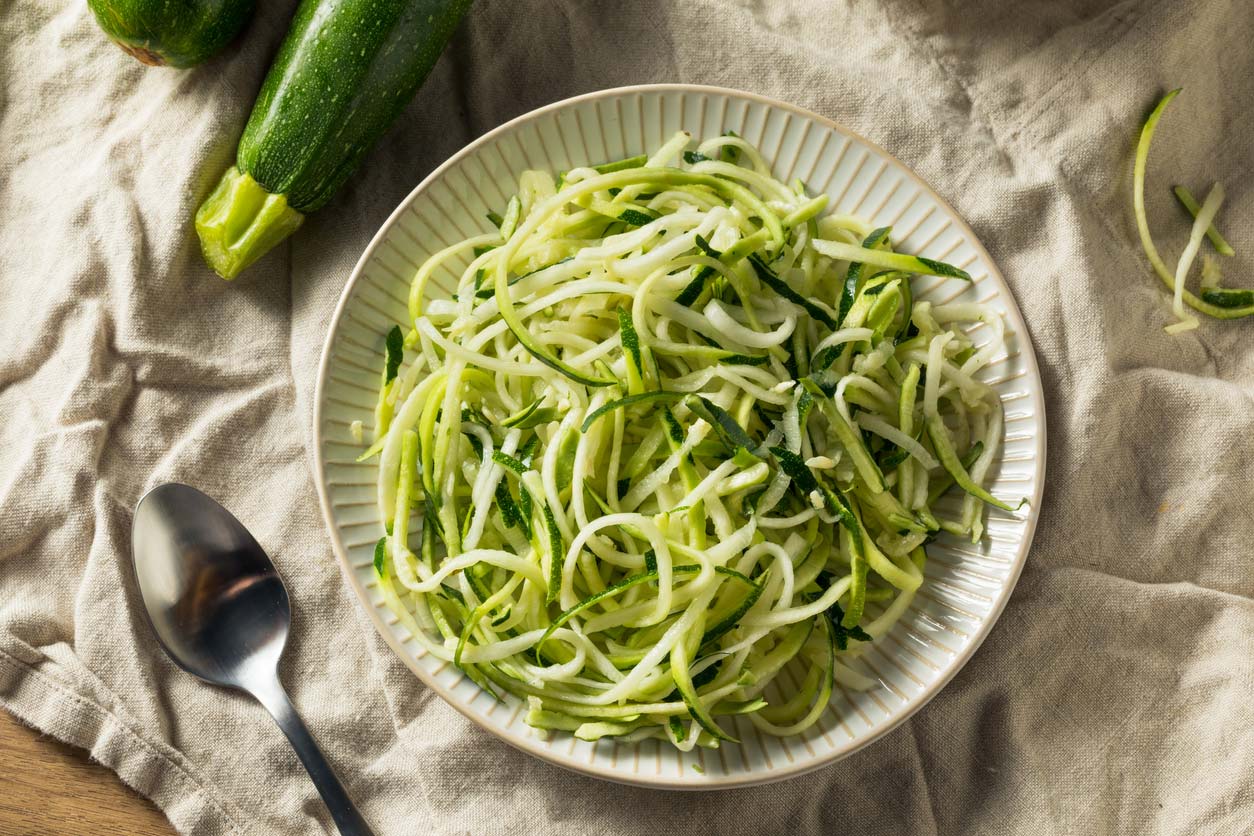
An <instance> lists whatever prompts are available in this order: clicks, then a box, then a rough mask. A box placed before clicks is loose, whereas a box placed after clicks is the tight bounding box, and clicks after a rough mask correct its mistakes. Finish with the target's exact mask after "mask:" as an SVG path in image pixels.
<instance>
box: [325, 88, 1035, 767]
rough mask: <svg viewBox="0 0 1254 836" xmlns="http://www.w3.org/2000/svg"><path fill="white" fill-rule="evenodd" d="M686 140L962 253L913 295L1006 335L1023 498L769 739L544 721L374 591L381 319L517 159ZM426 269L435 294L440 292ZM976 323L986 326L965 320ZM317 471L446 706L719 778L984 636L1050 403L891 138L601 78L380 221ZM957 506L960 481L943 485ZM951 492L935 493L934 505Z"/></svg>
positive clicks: (755, 101) (914, 247) (957, 233)
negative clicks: (956, 275)
mask: <svg viewBox="0 0 1254 836" xmlns="http://www.w3.org/2000/svg"><path fill="white" fill-rule="evenodd" d="M680 129H685V130H688V131H689V132H691V133H692V134H693V136H694V137H696V138H704V137H708V136H713V135H717V134H721V133H723V132H725V131H727V130H734V131H736V132H737V133H738V134H740V135H741V136H743V137H745V138H746V139H747V140H749V141H750V142H752V143H754V144H755V145H757V147H758V148H759V149H761V151H762V153H763V155H764V157H765V158H766V159H767V160H768V161H772V163H773V165H774V170H775V174H776V175H777V176H778V177H780V178H781V179H783V180H786V181H788V180H791V179H792V178H794V177H797V178H800V179H801V180H802V181H803V182H804V183H805V184H806V185H807V186H808V188H809V189H810V190H811V192H813V193H818V192H826V193H827V194H828V195H830V197H831V204H830V206H831V209H832V211H837V212H849V213H855V214H858V215H859V216H861V217H863V218H864V219H866V220H867V221H868V222H870V223H871V224H872V225H873V226H885V225H888V226H892V227H893V230H894V231H893V239H894V241H895V242H896V246H897V248H898V249H899V251H902V252H910V253H915V254H918V255H923V256H926V257H929V258H933V259H938V260H943V261H947V262H950V263H953V264H956V265H958V266H959V267H962V268H964V269H966V270H967V271H968V272H970V273H971V275H972V276H973V278H974V281H973V282H972V283H970V284H963V283H960V282H956V281H952V280H943V279H935V278H920V279H916V280H915V285H914V286H915V290H916V293H917V294H918V296H919V298H922V299H929V300H932V301H934V302H946V301H950V300H970V301H977V300H978V301H980V302H983V303H986V304H988V305H991V306H993V307H995V308H996V309H998V310H999V311H1001V312H1002V313H1003V314H1004V315H1005V317H1006V323H1007V344H1008V352H1007V354H1006V355H1005V356H1003V357H1001V358H999V359H998V360H997V361H996V362H994V363H993V364H991V365H990V366H989V367H988V368H986V369H985V370H984V371H983V372H981V377H982V378H983V379H984V380H985V381H986V382H987V383H989V384H990V385H992V386H993V387H994V388H995V389H996V391H997V392H998V393H999V394H1000V396H1001V398H1002V401H1003V403H1004V406H1005V410H1006V435H1005V449H1004V452H1003V457H1002V463H1001V466H1000V468H999V471H998V472H997V474H996V479H995V481H994V482H993V483H992V486H991V488H992V492H993V493H994V494H995V495H997V496H999V497H1002V498H1006V499H1016V500H1017V498H1019V497H1028V498H1029V501H1030V503H1031V505H1030V508H1029V507H1025V509H1024V511H1022V512H1020V513H1018V514H1015V515H1009V514H1002V513H1000V512H996V511H994V512H993V513H992V514H991V515H990V517H989V520H988V530H987V534H986V536H985V539H984V541H983V542H981V543H980V544H978V545H972V544H971V543H967V542H961V541H958V540H956V539H955V538H952V537H949V536H948V535H945V536H942V537H941V538H940V539H939V540H938V541H937V542H936V543H934V544H933V545H932V546H930V547H929V558H930V559H929V561H928V564H927V568H926V572H925V574H926V582H925V584H924V586H923V588H922V590H921V591H920V592H919V594H918V595H917V596H916V598H915V600H914V602H913V603H912V605H911V607H910V608H909V610H908V612H907V615H906V617H905V618H904V619H903V620H902V621H901V622H900V623H898V625H897V626H896V628H895V629H894V630H893V631H892V632H891V633H890V634H889V635H887V636H886V637H884V639H882V640H881V641H879V642H877V643H876V644H875V645H874V646H872V647H871V648H870V649H869V651H868V652H866V653H865V654H863V655H862V656H861V657H860V658H859V659H858V660H857V661H856V662H854V663H853V666H854V667H855V668H857V669H859V670H861V671H862V672H863V673H865V674H866V675H867V676H870V677H872V678H873V679H875V680H876V681H877V682H878V685H877V686H876V687H874V688H872V689H871V690H869V691H865V692H861V693H852V692H848V691H845V690H843V689H838V690H837V692H836V693H835V695H834V696H833V699H832V702H831V705H830V706H829V708H828V710H827V711H826V712H825V713H824V714H823V716H822V718H821V720H820V722H819V723H818V724H817V726H815V727H813V728H811V729H810V730H809V731H808V732H807V733H805V734H804V735H801V736H798V737H795V738H789V739H777V738H773V737H769V736H766V735H763V734H762V733H760V732H758V731H757V730H756V729H755V728H754V727H753V726H752V725H751V724H750V723H748V722H746V721H743V720H742V721H740V722H739V723H738V724H737V726H736V731H737V732H738V736H739V738H740V741H741V742H740V743H739V744H725V745H724V746H723V747H722V748H721V749H719V750H715V751H710V750H703V749H698V750H696V751H694V752H690V753H681V752H678V751H675V750H674V749H672V748H671V747H670V746H669V745H667V744H664V743H662V742H660V741H645V742H643V743H638V744H632V745H628V744H621V743H615V742H613V741H609V740H603V741H599V742H595V743H591V742H584V741H579V740H576V739H574V738H573V737H571V736H570V735H567V734H564V733H559V734H555V735H553V736H551V737H549V738H548V739H544V738H542V737H539V736H537V734H536V733H535V732H534V731H532V730H531V729H530V727H528V726H527V725H526V724H525V723H524V722H523V719H522V717H523V714H524V713H525V707H524V705H523V704H521V703H519V702H518V701H516V700H513V699H507V701H506V702H503V703H498V702H496V701H494V700H493V699H492V698H491V697H490V696H489V695H487V694H486V693H484V692H482V691H481V690H480V689H479V688H478V687H477V686H476V685H475V684H474V683H472V682H471V681H470V680H469V679H466V678H465V677H463V676H462V674H461V673H460V672H459V671H458V670H457V669H456V668H454V667H453V666H452V665H450V664H447V663H445V662H442V661H440V660H438V659H435V658H433V657H431V656H429V655H426V654H425V653H424V651H423V650H422V649H420V648H419V647H418V646H417V645H416V644H415V643H414V642H413V641H412V640H411V639H410V637H409V635H408V633H407V631H406V630H405V629H404V628H403V627H402V626H401V625H400V624H399V623H398V622H397V620H396V618H395V617H394V616H393V615H392V614H391V613H390V612H389V611H388V610H387V608H386V607H385V606H384V604H383V600H382V595H381V594H380V592H379V590H378V588H377V584H376V581H375V577H374V572H373V567H372V556H373V547H374V544H375V541H376V540H377V539H378V538H379V537H380V536H381V534H382V526H381V524H380V522H379V520H378V518H377V513H376V506H375V471H376V468H375V464H374V463H373V462H367V463H363V464H358V463H356V461H355V459H356V457H357V456H358V455H359V454H360V453H361V452H362V449H363V448H362V445H361V444H359V443H358V442H356V441H354V440H353V438H352V436H351V434H350V425H351V424H352V422H354V421H361V422H362V423H363V424H364V425H365V426H366V427H367V428H368V427H370V426H371V424H372V423H373V410H374V403H375V399H376V397H377V386H378V378H379V370H380V369H381V368H382V365H383V357H384V354H383V352H384V348H383V339H384V334H385V333H386V332H387V330H388V329H389V328H391V326H392V325H393V324H396V323H404V322H405V321H406V318H407V309H406V299H407V295H408V292H409V284H410V279H411V277H412V276H413V274H414V272H415V271H416V270H417V269H418V266H419V265H420V264H421V263H422V262H423V261H424V260H425V259H426V258H427V257H428V256H429V255H430V254H431V253H433V252H435V251H437V250H439V249H442V248H444V247H446V246H448V245H450V244H453V243H454V242H456V241H459V240H461V239H463V238H466V237H469V236H471V235H474V234H479V233H483V232H487V231H489V230H490V229H491V226H490V222H489V221H488V220H487V218H486V217H485V216H486V214H487V212H488V211H490V210H496V211H500V210H501V209H502V208H503V207H504V205H505V203H506V201H507V200H508V197H509V196H510V195H511V194H513V193H514V191H515V190H516V187H517V177H518V174H519V173H520V172H522V171H523V170H524V169H527V168H544V169H548V170H550V171H558V170H562V169H568V168H571V167H573V166H576V165H581V164H590V163H591V164H595V163H600V162H605V161H609V160H614V159H619V158H622V157H627V156H631V155H633V154H639V153H644V152H646V151H651V150H653V149H655V148H656V147H657V146H658V145H659V144H660V143H661V142H662V141H664V140H665V139H666V138H667V137H669V136H670V135H671V134H673V133H674V132H675V131H677V130H680ZM452 284H453V281H452V280H451V277H450V276H448V275H447V274H445V275H442V276H437V277H436V278H435V280H434V281H433V282H432V283H431V284H430V285H429V289H430V291H429V292H430V293H432V294H436V295H443V296H447V295H448V293H449V289H450V287H451V285H452ZM971 333H972V334H973V336H974V337H975V338H976V342H977V344H978V343H980V342H982V341H983V340H982V339H980V332H979V327H977V328H976V329H974V330H972V332H971ZM316 410H317V415H316V424H315V436H316V454H315V455H316V457H317V468H318V472H317V481H318V483H319V484H318V489H319V494H320V497H321V500H322V505H323V511H324V514H325V516H326V520H327V525H328V527H329V529H330V532H331V536H332V540H333V544H334V546H335V550H336V553H337V555H338V556H339V558H340V560H341V561H342V563H343V566H344V569H345V575H346V577H347V578H348V580H349V582H350V583H351V585H352V586H353V588H354V589H355V590H356V592H357V594H358V595H359V597H360V598H361V601H362V603H363V605H364V606H365V607H366V609H367V610H368V611H369V612H370V614H371V616H372V618H373V620H374V622H375V624H376V626H377V628H378V629H379V630H380V632H381V634H382V635H383V636H384V637H385V638H386V639H387V641H388V643H389V644H390V645H391V646H392V647H393V649H395V651H396V652H397V653H398V654H399V655H400V656H401V658H402V659H404V660H405V662H406V663H407V664H408V665H409V667H410V668H412V669H413V671H414V672H415V673H416V674H417V675H418V676H419V677H420V678H421V679H422V680H423V681H424V682H425V683H427V684H428V685H429V686H430V687H432V688H434V689H435V690H436V691H437V692H438V693H439V694H440V695H441V696H443V697H444V698H445V699H446V700H447V701H448V702H449V703H451V704H452V705H453V706H454V707H455V708H457V709H458V710H459V711H461V712H462V713H463V714H465V715H466V716H468V717H470V718H471V719H473V720H474V721H476V722H477V723H479V724H480V725H482V726H484V727H485V728H487V729H488V730H489V731H491V732H493V733H495V734H497V735H499V736H501V737H502V738H504V739H505V740H507V741H508V742H510V743H512V744H514V745H516V746H518V747H520V748H522V749H524V750H526V751H529V752H531V753H533V754H536V755H538V756H540V757H543V758H545V759H546V760H550V761H553V762H555V763H558V764H560V765H562V766H566V767H569V768H572V769H575V770H578V771H581V772H585V773H589V774H593V775H597V776H599V777H604V778H609V779H612V780H618V781H625V782H630V783H638V784H645V785H653V786H667V787H673V788H702V787H715V786H719V787H726V786H729V785H734V784H748V783H756V782H761V781H769V780H775V779H778V778H783V777H787V776H789V775H794V774H799V773H801V772H805V771H808V770H809V769H813V768H816V767H818V766H821V765H822V764H824V763H827V762H830V761H832V760H834V759H836V758H838V757H841V756H842V755H845V754H848V753H849V752H852V751H853V750H855V749H857V748H859V747H860V746H862V745H865V744H866V743H868V742H870V741H871V740H873V739H875V738H876V737H878V736H880V735H882V734H883V733H884V732H886V731H888V730H889V729H891V728H892V727H893V726H895V725H896V724H898V723H900V722H901V721H902V720H904V719H905V718H906V717H907V716H909V715H910V714H911V713H912V712H913V711H915V710H917V709H918V708H919V707H920V706H922V705H923V703H924V702H926V701H927V699H929V698H930V697H931V696H932V695H934V694H935V693H936V691H938V690H939V689H940V687H941V686H943V685H944V684H945V683H946V682H947V681H948V680H949V679H950V678H951V677H952V676H953V674H954V673H955V672H956V671H957V670H958V669H959V668H960V667H961V665H962V664H963V663H964V662H965V661H966V659H967V658H968V657H969V656H970V654H971V653H972V652H973V651H974V650H975V648H976V647H977V646H978V645H979V643H980V642H981V640H982V639H983V638H984V636H985V635H986V634H987V632H988V630H989V629H990V628H991V626H992V624H993V622H994V621H995V619H996V618H997V616H998V614H1000V612H1001V609H1002V607H1003V606H1004V604H1005V601H1006V599H1007V597H1008V596H1009V594H1010V591H1011V588H1012V587H1013V585H1014V582H1015V580H1016V579H1017V577H1018V574H1019V571H1020V569H1021V567H1022V565H1023V561H1024V559H1025V557H1026V555H1027V550H1028V546H1029V544H1030V541H1031V537H1032V531H1033V528H1034V526H1035V521H1036V517H1037V514H1038V509H1039V505H1040V497H1041V492H1042V487H1043V477H1044V461H1045V459H1044V410H1043V406H1042V401H1041V383H1040V379H1039V375H1038V372H1037V368H1036V362H1035V358H1034V356H1033V354H1032V349H1031V346H1030V344H1029V343H1028V342H1027V338H1026V333H1025V331H1024V328H1023V322H1022V318H1021V316H1020V314H1019V311H1018V309H1017V308H1016V306H1015V303H1014V300H1013V299H1012V297H1011V295H1010V292H1009V289H1008V288H1007V287H1006V284H1005V282H1004V280H1003V279H1002V277H1001V275H1000V273H999V272H998V271H997V268H996V266H995V265H994V264H993V263H992V261H991V260H990V258H989V257H988V254H987V253H986V252H985V251H984V249H983V247H981V246H980V244H979V242H978V241H976V239H975V237H974V235H973V234H972V233H971V231H970V229H969V228H968V227H967V226H966V224H965V223H963V221H962V220H961V219H960V218H959V217H958V216H957V215H956V214H955V213H954V211H953V210H952V209H951V208H950V207H949V206H948V205H947V204H945V203H944V202H943V201H942V200H941V199H940V198H939V197H938V196H936V194H935V193H934V192H932V190H931V189H930V188H928V187H927V186H926V184H924V183H923V182H922V181H921V180H919V179H918V178H917V177H916V176H915V175H914V174H912V173H911V172H910V171H909V170H908V169H906V168H905V166H903V165H902V164H901V163H900V162H898V161H897V160H896V159H894V158H892V157H891V156H890V155H888V154H887V153H886V152H884V151H883V150H881V149H879V148H878V147H876V146H875V145H873V144H871V143H870V142H868V141H866V140H864V139H862V138H860V137H858V136H857V135H856V134H853V133H852V132H850V131H847V130H846V129H844V128H841V127H839V126H837V125H835V124H833V123H831V122H829V121H827V120H825V119H823V118H821V117H819V116H816V115H814V114H810V113H807V112H804V111H801V110H799V109H796V108H793V107H791V106H788V105H784V104H782V103H778V102H771V101H768V100H765V99H762V98H759V97H756V96H752V95H749V94H745V93H738V92H734V91H729V90H721V89H716V88H698V87H692V86H679V85H655V86H647V87H636V88H622V89H619V90H609V91H604V92H601V93H595V94H591V95H587V96H582V97H579V98H576V99H571V100H568V101H565V102H559V103H558V104H555V105H551V106H548V107H545V108H542V109H540V110H537V111H534V112H532V113H530V114H527V115H525V116H522V117H520V118H518V119H516V120H514V121H513V122H510V123H508V124H506V125H503V126H501V127H500V128H498V129H496V130H494V131H492V132H491V133H489V134H487V135H485V136H484V137H482V138H480V139H479V140H477V141H476V142H474V143H472V144H471V145H470V146H468V147H467V148H466V149H464V150H463V151H461V152H460V153H459V154H457V155H456V156H454V157H453V158H452V159H450V160H449V161H448V162H447V163H445V164H444V165H443V166H441V167H440V168H439V169H437V170H436V171H435V172H434V173H432V174H431V176H430V177H428V178H427V179H426V180H425V181H424V182H423V183H422V184H421V185H420V186H419V187H418V188H417V189H416V190H415V191H414V192H413V193H412V194H411V195H410V196H409V197H408V198H407V199H406V200H405V201H404V202H403V203H402V204H401V206H400V207H399V208H398V209H397V210H396V212H395V213H394V214H393V215H392V217H391V218H389V220H388V221H387V223H385V224H384V226H383V228H382V229H381V230H380V231H379V233H378V234H377V235H376V237H375V239H374V240H373V241H372V243H371V244H370V246H369V248H368V249H367V250H366V252H365V254H364V255H363V256H362V259H361V261H360V262H359V264H358V265H357V268H356V270H355V271H354V273H353V276H352V279H351V280H350V282H349V284H348V286H347V287H346V289H345V291H344V296H343V298H342V299H341V302H340V306H339V308H338V310H337V312H336V314H335V316H334V318H333V320H332V325H331V331H330V334H329V335H328V338H327V342H326V346H325V348H324V353H323V358H322V366H321V369H320V377H319V381H318V394H317V398H316ZM948 501H949V502H950V503H955V502H956V500H955V499H954V498H952V497H951V498H950V499H949V500H948ZM940 507H941V508H944V507H945V506H944V504H943V503H942V504H941V505H940Z"/></svg>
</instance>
